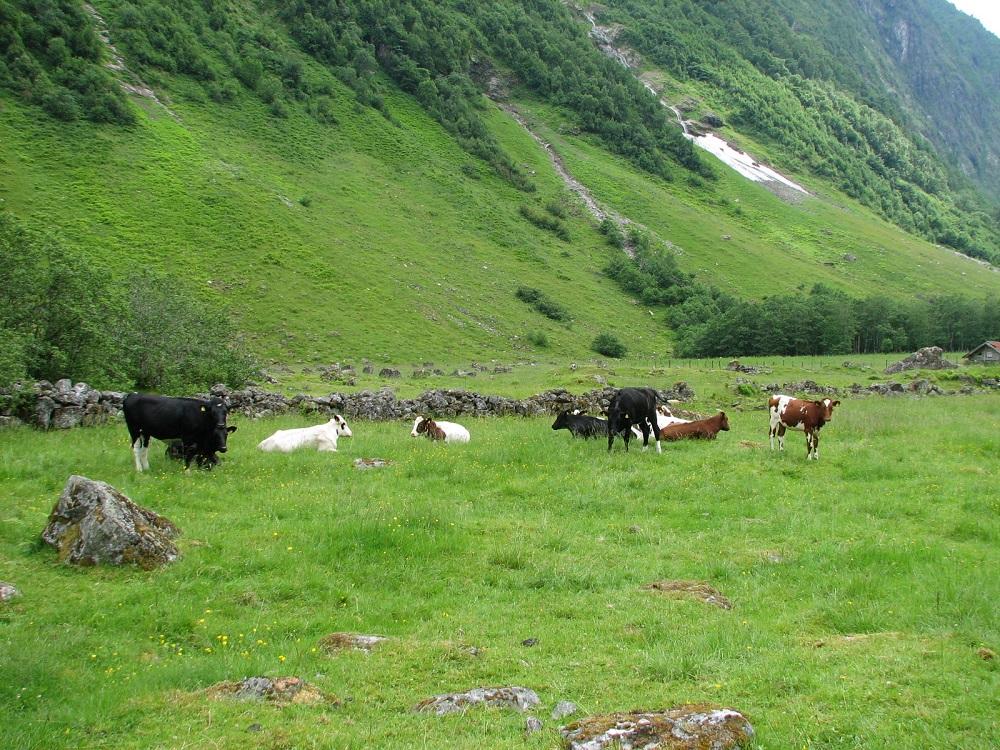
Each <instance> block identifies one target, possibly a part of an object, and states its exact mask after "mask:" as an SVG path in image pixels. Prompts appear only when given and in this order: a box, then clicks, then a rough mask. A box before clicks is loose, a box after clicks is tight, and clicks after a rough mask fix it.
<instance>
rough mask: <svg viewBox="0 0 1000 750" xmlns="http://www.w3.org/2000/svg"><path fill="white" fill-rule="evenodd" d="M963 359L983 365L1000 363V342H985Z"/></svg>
mask: <svg viewBox="0 0 1000 750" xmlns="http://www.w3.org/2000/svg"><path fill="white" fill-rule="evenodd" d="M962 359H967V360H969V362H970V363H972V362H979V363H983V364H991V363H993V364H996V363H1000V341H984V342H983V343H982V344H980V345H979V346H977V347H976V348H975V349H973V350H972V351H971V352H969V353H968V354H966V355H965V356H964V357H962Z"/></svg>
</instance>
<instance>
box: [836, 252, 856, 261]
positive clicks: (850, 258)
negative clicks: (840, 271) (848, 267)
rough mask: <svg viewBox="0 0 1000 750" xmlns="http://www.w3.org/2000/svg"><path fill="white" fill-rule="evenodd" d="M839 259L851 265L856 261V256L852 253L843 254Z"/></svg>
mask: <svg viewBox="0 0 1000 750" xmlns="http://www.w3.org/2000/svg"><path fill="white" fill-rule="evenodd" d="M840 257H842V258H843V259H844V260H845V261H847V262H848V263H853V262H854V261H856V260H857V259H858V256H857V255H855V254H854V253H844V254H843V255H842V256H840Z"/></svg>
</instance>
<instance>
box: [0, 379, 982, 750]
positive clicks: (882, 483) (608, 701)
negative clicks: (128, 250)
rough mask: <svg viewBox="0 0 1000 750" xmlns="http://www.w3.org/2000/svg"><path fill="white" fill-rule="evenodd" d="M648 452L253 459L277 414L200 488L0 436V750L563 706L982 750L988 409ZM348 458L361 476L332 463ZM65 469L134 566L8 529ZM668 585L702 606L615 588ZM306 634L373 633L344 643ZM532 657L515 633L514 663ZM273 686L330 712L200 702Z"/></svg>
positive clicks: (495, 436)
mask: <svg viewBox="0 0 1000 750" xmlns="http://www.w3.org/2000/svg"><path fill="white" fill-rule="evenodd" d="M730 419H731V422H732V430H731V431H730V432H729V433H723V434H721V435H720V436H719V439H718V440H717V441H716V442H713V443H693V442H692V443H686V444H673V445H665V446H664V451H663V454H662V455H656V454H655V452H654V451H647V452H645V453H643V452H641V451H640V450H637V449H636V447H635V444H633V448H632V450H631V451H630V452H629V453H628V454H625V453H624V452H623V451H622V449H621V443H620V442H619V443H618V444H617V445H616V447H615V451H614V452H613V453H612V454H610V455H609V454H608V453H607V451H606V445H605V444H603V443H602V442H600V441H589V442H584V441H580V440H573V439H571V438H570V436H569V435H568V434H567V433H566V432H553V431H552V430H551V429H550V423H551V420H547V419H541V418H538V419H514V418H504V419H489V420H481V421H471V422H468V423H467V426H468V427H469V429H470V430H471V432H472V442H471V443H470V444H469V445H465V446H461V445H459V446H444V445H441V444H432V443H430V442H428V441H426V440H424V439H413V438H410V437H409V425H408V424H403V423H364V422H358V423H354V424H352V425H351V426H352V429H353V431H354V437H353V438H352V439H346V438H342V439H341V441H340V452H339V453H337V454H318V453H310V452H305V453H294V454H290V455H271V454H263V453H259V452H258V451H256V450H255V449H254V447H253V446H255V445H256V443H257V442H258V441H259V440H261V439H262V438H264V437H266V436H267V435H268V434H270V433H271V432H272V431H274V430H275V429H279V428H285V427H291V426H299V425H302V424H303V417H301V416H297V417H292V416H289V417H283V418H281V419H276V420H262V421H258V422H253V421H250V420H246V419H242V418H240V417H234V418H233V419H232V422H233V423H234V424H237V425H238V427H239V430H238V431H237V432H236V433H235V434H234V435H233V437H232V438H231V441H230V447H231V449H230V452H229V453H228V454H227V455H225V456H224V457H223V462H222V464H221V465H220V466H219V467H218V468H216V469H215V470H214V471H201V470H192V472H191V473H190V474H188V475H186V474H185V473H184V472H183V468H182V466H181V465H180V464H177V463H173V462H169V461H168V460H167V459H166V458H165V457H164V456H163V455H162V446H161V445H160V444H158V443H155V442H154V444H153V446H152V448H151V450H150V463H151V465H152V471H150V472H149V473H147V474H144V475H138V474H136V473H135V470H134V468H133V464H132V456H131V453H130V451H129V448H128V445H127V442H128V440H127V436H126V434H125V429H124V426H123V425H120V424H112V425H107V426H104V427H98V428H81V429H76V430H70V431H66V432H60V433H55V432H51V433H41V432H37V431H33V430H30V429H27V428H17V429H9V430H5V431H2V432H0V456H2V457H3V460H2V461H0V519H2V522H0V580H4V581H9V582H11V583H13V584H15V585H16V586H17V587H18V588H19V589H20V590H21V596H20V597H18V598H16V599H14V600H13V601H11V602H8V603H6V604H2V605H0V664H2V665H3V675H4V679H3V680H2V684H0V715H2V716H3V720H2V721H0V746H3V747H5V748H16V749H18V750H26V749H27V748H39V749H40V748H44V749H45V750H51V749H55V748H144V749H145V748H185V747H186V748H244V747H250V746H252V747H264V748H366V747H372V748H375V747H386V748H388V747H427V748H445V747H447V748H484V747H489V748H553V747H558V746H560V744H561V738H560V736H559V734H558V725H559V723H560V722H558V721H554V720H551V719H550V718H549V712H550V711H551V709H552V707H553V706H554V705H555V704H556V703H557V702H558V701H560V700H570V701H574V702H576V703H577V704H578V705H579V706H580V712H579V713H578V714H577V715H576V717H570V718H567V719H564V720H562V721H563V723H565V722H568V721H570V720H572V718H579V717H581V716H585V715H590V714H594V713H605V712H612V711H623V710H632V709H658V708H664V707H668V706H672V705H676V704H679V703H688V702H711V703H717V704H720V705H725V706H731V707H733V708H736V709H738V710H740V711H742V712H744V713H745V714H746V715H747V716H748V718H749V719H750V721H751V722H752V724H753V725H754V727H755V729H756V732H757V736H756V740H755V743H756V744H755V745H754V747H758V748H775V749H778V748H893V749H896V748H914V749H917V748H920V749H921V750H923V749H925V748H959V747H961V748H967V749H977V748H979V749H982V750H986V749H987V748H992V747H995V746H996V745H995V743H996V738H997V737H998V736H1000V719H998V717H1000V666H998V659H997V657H996V656H994V654H995V653H996V652H998V651H1000V617H998V608H997V602H998V601H1000V576H998V573H997V571H998V570H1000V489H998V488H1000V470H998V469H1000V460H998V457H1000V399H997V398H996V397H995V396H964V397H963V396H955V397H948V398H926V399H913V398H909V397H900V398H898V399H878V398H868V399H859V400H856V401H846V402H845V403H844V404H843V405H842V406H841V407H839V408H838V410H837V411H836V412H835V415H834V420H833V422H832V423H831V424H830V425H828V426H827V427H825V428H824V430H823V434H822V442H821V444H820V456H821V458H820V460H819V461H818V462H806V460H805V440H804V437H803V436H802V434H801V433H796V432H792V433H789V436H788V439H787V442H786V451H785V452H784V453H783V454H779V453H778V452H777V451H775V452H771V451H770V450H769V449H768V445H767V417H766V414H764V413H763V412H760V411H755V412H742V413H741V412H734V413H731V414H730ZM359 456H366V457H380V458H385V459H389V460H390V461H392V464H391V465H390V466H389V467H388V468H385V469H380V470H370V471H358V470H355V469H354V468H353V466H352V460H353V459H354V458H356V457H359ZM70 474H81V475H84V476H87V477H90V478H92V479H100V480H103V481H106V482H109V483H110V484H112V485H114V486H115V487H117V488H119V489H120V490H122V491H123V492H124V493H125V494H127V495H128V496H129V497H131V498H132V499H133V500H134V501H135V502H137V503H138V504H140V505H142V506H144V507H147V508H150V509H152V510H155V511H157V512H159V513H161V514H163V515H166V516H167V517H168V518H170V519H171V520H173V521H174V522H175V523H176V524H177V525H178V526H179V527H180V528H181V530H182V532H183V535H182V536H181V538H180V540H179V546H180V548H181V552H182V557H181V559H180V560H178V561H177V562H175V563H173V564H172V565H170V566H168V567H166V568H163V569H161V570H158V571H150V572H146V571H141V570H138V569H131V568H125V569H110V568H82V569H78V568H73V567H70V566H66V565H63V564H60V563H59V562H58V561H57V559H56V553H55V551H54V550H52V549H50V548H48V547H45V546H43V545H41V544H40V543H39V542H38V536H39V533H40V532H41V530H42V528H43V527H44V526H45V523H46V518H47V515H48V513H49V511H50V510H51V508H52V506H53V504H54V503H55V501H56V499H57V498H58V496H59V493H60V492H61V490H62V488H63V485H64V484H65V482H66V479H67V477H68V476H69V475H70ZM663 580H681V581H698V582H702V583H705V584H708V585H709V586H711V587H713V588H715V589H717V590H718V592H719V593H721V594H722V595H723V596H725V597H726V598H727V599H729V600H730V601H731V602H732V608H731V609H729V610H725V609H721V608H719V607H716V606H712V605H711V604H706V603H704V602H702V601H698V600H696V599H693V598H691V599H688V598H672V597H669V596H667V595H665V594H663V593H659V592H655V591H649V590H644V589H643V588H642V587H643V586H644V585H645V584H648V583H651V582H654V581H663ZM332 632H354V633H365V634H379V635H385V636H388V637H389V638H390V640H389V641H387V642H385V643H384V644H383V645H382V646H381V647H380V648H377V649H376V650H374V651H373V652H372V653H370V654H365V653H362V652H359V651H345V652H339V653H336V654H334V655H329V654H327V653H325V652H324V651H323V650H322V649H321V648H320V647H319V641H320V639H322V638H323V636H325V635H327V634H329V633H332ZM528 639H537V642H536V643H535V644H534V645H523V643H524V642H525V641H528V642H529V643H530V642H531V641H530V640H528ZM255 675H266V676H270V677H277V676H284V675H296V676H299V677H301V678H303V679H305V680H307V681H308V682H310V683H311V684H313V685H315V686H316V687H317V688H319V689H320V690H322V691H324V692H325V693H327V694H328V695H330V696H331V699H332V698H333V697H334V696H335V697H336V699H337V701H339V702H338V703H334V702H331V703H329V704H327V705H320V706H290V707H286V708H275V707H272V706H268V705H260V704H253V703H234V702H227V701H220V700H216V699H213V698H211V697H209V695H208V694H207V693H206V692H205V689H206V688H209V687H210V686H211V685H213V684H215V683H217V682H220V681H223V680H239V679H241V678H243V677H247V676H255ZM493 685H520V686H524V687H528V688H531V689H533V690H535V691H537V693H538V694H539V696H540V697H541V699H542V705H541V707H540V708H539V710H538V711H537V712H536V714H537V715H538V716H539V717H540V718H541V719H542V720H543V723H544V725H545V726H544V728H543V730H542V731H540V732H538V733H535V734H532V735H529V736H525V734H524V731H523V728H524V716H523V715H520V714H516V713H514V712H501V711H498V710H494V709H485V710H484V709H478V710H477V709H473V710H470V711H469V712H468V713H466V714H465V715H453V716H447V717H440V718H439V717H435V716H433V715H427V714H420V713H415V712H414V711H413V710H412V709H413V707H414V705H415V704H416V703H417V702H418V701H420V700H421V699H423V698H426V697H429V696H432V695H435V694H439V693H443V692H452V691H458V690H466V689H469V688H472V687H477V686H493Z"/></svg>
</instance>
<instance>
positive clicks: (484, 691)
mask: <svg viewBox="0 0 1000 750" xmlns="http://www.w3.org/2000/svg"><path fill="white" fill-rule="evenodd" d="M539 703H541V701H540V700H539V698H538V694H537V693H536V692H535V691H534V690H529V689H528V688H523V687H490V688H473V689H472V690H468V691H466V692H464V693H447V694H445V695H435V696H433V697H432V698H425V699H424V700H422V701H420V703H418V704H417V705H416V706H414V709H413V710H414V711H430V712H433V713H435V714H437V715H438V716H444V715H445V714H451V713H457V712H460V711H462V712H464V711H466V710H467V709H469V708H470V707H472V706H477V705H482V706H493V707H496V708H513V709H516V710H518V711H527V710H528V709H529V708H531V707H533V706H537V705H538V704H539Z"/></svg>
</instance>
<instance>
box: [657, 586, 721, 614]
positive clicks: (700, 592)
mask: <svg viewBox="0 0 1000 750" xmlns="http://www.w3.org/2000/svg"><path fill="white" fill-rule="evenodd" d="M643 588H644V589H648V590H650V591H659V592H661V593H664V594H667V595H668V596H673V597H675V598H681V599H697V600H698V601H700V602H705V604H711V605H713V606H715V607H718V608H719V609H732V608H733V603H732V602H731V601H729V600H728V599H727V598H726V597H724V596H723V595H722V594H721V593H720V592H719V591H718V590H717V589H714V588H712V587H711V586H709V585H708V584H707V583H703V582H701V581H654V582H653V583H647V584H646V585H645V586H643Z"/></svg>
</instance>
